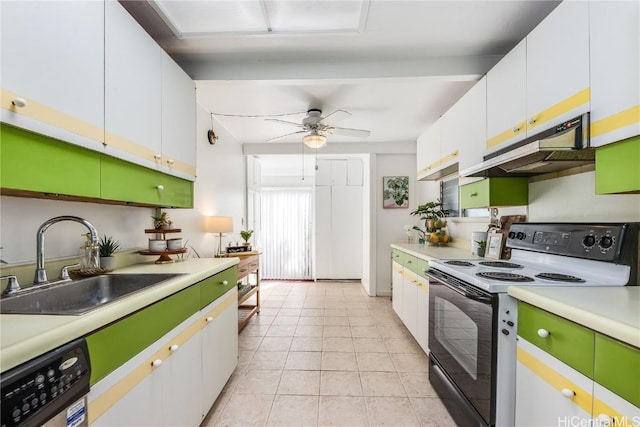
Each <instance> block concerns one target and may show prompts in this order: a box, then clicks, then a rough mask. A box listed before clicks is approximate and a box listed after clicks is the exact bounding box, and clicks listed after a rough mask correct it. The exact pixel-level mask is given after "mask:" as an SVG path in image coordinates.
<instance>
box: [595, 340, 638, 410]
mask: <svg viewBox="0 0 640 427" xmlns="http://www.w3.org/2000/svg"><path fill="white" fill-rule="evenodd" d="M593 374H594V378H593V379H594V380H595V382H597V383H598V384H600V385H602V386H603V387H605V388H607V389H609V390H610V391H612V392H613V393H615V394H617V395H618V396H620V397H622V398H623V399H625V400H627V401H628V402H631V403H633V404H634V405H636V406H638V407H640V349H638V348H635V347H632V346H630V345H628V344H624V343H621V342H619V341H617V340H614V339H613V338H609V337H607V336H604V335H601V334H598V333H596V354H595V366H594V372H593Z"/></svg>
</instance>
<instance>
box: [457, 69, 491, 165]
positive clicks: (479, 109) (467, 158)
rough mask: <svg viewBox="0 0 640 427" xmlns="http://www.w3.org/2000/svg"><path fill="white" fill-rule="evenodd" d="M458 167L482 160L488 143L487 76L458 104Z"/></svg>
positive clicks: (474, 163)
mask: <svg viewBox="0 0 640 427" xmlns="http://www.w3.org/2000/svg"><path fill="white" fill-rule="evenodd" d="M455 119H456V122H457V123H456V125H457V128H459V131H457V132H456V133H455V135H456V137H457V138H458V147H457V148H458V150H459V152H460V154H459V157H458V168H459V170H460V171H461V172H462V171H464V170H465V169H467V168H469V167H472V166H475V165H477V164H479V163H481V162H482V156H483V155H484V153H485V151H486V148H487V146H486V143H487V78H486V77H483V78H482V79H480V81H478V83H476V84H475V85H474V86H473V87H472V88H471V89H470V90H469V92H467V93H466V94H465V95H464V96H463V97H462V98H460V101H458V103H457V104H456V114H455Z"/></svg>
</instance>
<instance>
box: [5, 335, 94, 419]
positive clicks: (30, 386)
mask: <svg viewBox="0 0 640 427" xmlns="http://www.w3.org/2000/svg"><path fill="white" fill-rule="evenodd" d="M90 376H91V367H90V364H89V351H88V349H87V343H86V341H85V340H84V339H77V340H75V341H72V342H70V343H67V344H65V345H63V346H60V347H58V348H56V349H54V350H51V351H49V352H47V353H45V354H43V355H41V356H38V357H36V358H34V359H32V360H30V361H28V362H25V363H23V364H21V365H19V366H16V367H15V368H12V369H10V370H8V371H6V372H3V373H2V374H0V390H1V394H0V396H1V399H2V413H1V417H2V422H1V424H0V425H1V426H2V427H9V426H25V425H29V426H32V425H33V426H40V425H43V424H45V423H46V422H47V421H49V420H51V419H53V418H54V417H55V418H56V425H65V426H73V427H79V426H86V425H88V419H87V403H86V398H85V396H86V394H87V393H89V377H90ZM58 421H59V422H58Z"/></svg>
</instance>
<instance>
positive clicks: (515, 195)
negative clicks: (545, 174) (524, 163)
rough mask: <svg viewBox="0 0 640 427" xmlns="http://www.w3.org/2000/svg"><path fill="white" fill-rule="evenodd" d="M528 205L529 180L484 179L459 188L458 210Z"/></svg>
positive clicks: (524, 178)
mask: <svg viewBox="0 0 640 427" xmlns="http://www.w3.org/2000/svg"><path fill="white" fill-rule="evenodd" d="M527 204H529V179H528V178H526V177H523V178H485V179H483V180H481V181H476V182H472V183H470V184H466V185H462V186H460V208H462V209H472V208H488V207H491V206H524V205H527Z"/></svg>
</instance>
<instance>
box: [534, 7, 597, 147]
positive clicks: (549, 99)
mask: <svg viewBox="0 0 640 427" xmlns="http://www.w3.org/2000/svg"><path fill="white" fill-rule="evenodd" d="M526 40H527V74H526V76H527V135H533V134H536V133H538V132H540V131H542V130H545V129H549V128H551V127H552V126H554V125H556V124H558V123H562V122H563V121H566V120H569V119H572V118H574V117H576V116H578V115H580V114H582V113H586V112H588V111H589V105H590V104H589V2H586V1H565V2H562V3H560V5H558V7H556V8H555V9H554V10H553V11H552V12H551V13H550V14H549V15H548V16H547V17H546V18H545V19H544V20H543V21H542V22H541V23H540V24H539V25H538V26H537V27H536V28H535V29H534V30H533V31H531V33H530V34H529V35H528V36H527V39H526Z"/></svg>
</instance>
